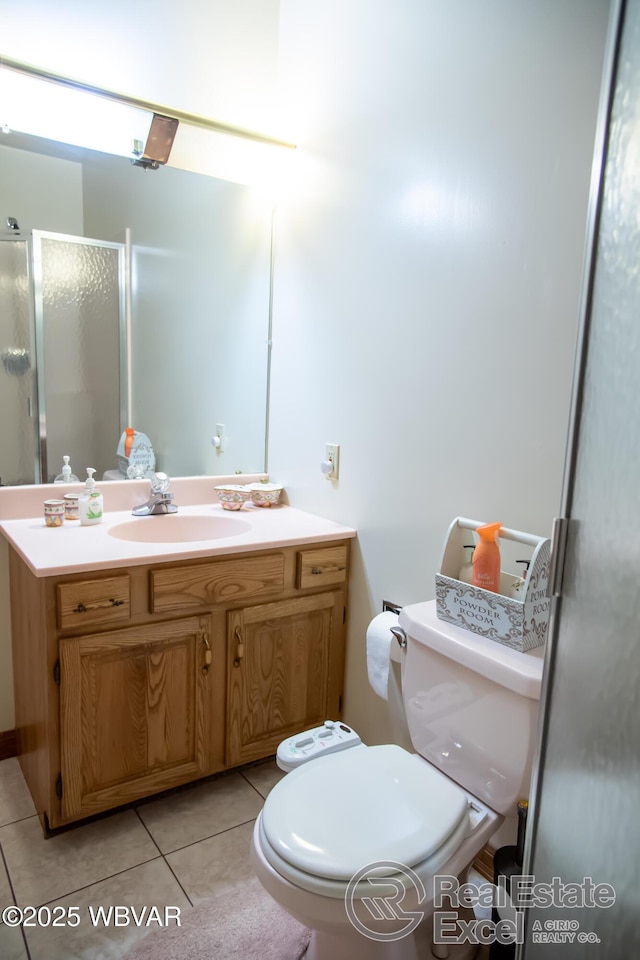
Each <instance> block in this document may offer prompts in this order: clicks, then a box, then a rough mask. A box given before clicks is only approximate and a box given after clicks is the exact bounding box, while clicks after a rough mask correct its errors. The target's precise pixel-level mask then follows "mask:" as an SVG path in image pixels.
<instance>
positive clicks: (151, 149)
mask: <svg viewBox="0 0 640 960" xmlns="http://www.w3.org/2000/svg"><path fill="white" fill-rule="evenodd" d="M177 129H178V121H177V120H175V119H174V118H173V117H165V116H163V115H162V114H160V113H154V115H153V119H152V120H151V126H150V127H149V133H148V136H147V142H146V144H145V145H144V148H142V141H141V140H134V142H133V143H134V146H133V153H134V158H133V160H132V161H131V163H132V164H133V165H134V167H142V168H143V169H144V170H157V169H158V168H159V167H160V165H161V164H165V163H166V162H167V160H168V159H169V154H170V153H171V147H172V146H173V141H174V138H175V135H176V131H177Z"/></svg>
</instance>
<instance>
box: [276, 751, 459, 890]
mask: <svg viewBox="0 0 640 960" xmlns="http://www.w3.org/2000/svg"><path fill="white" fill-rule="evenodd" d="M467 805H468V800H467V795H466V794H465V793H464V792H463V791H462V790H461V789H460V788H459V787H458V786H456V784H454V783H453V782H452V781H451V780H449V779H448V778H447V777H446V776H445V775H444V774H442V773H440V771H438V770H436V769H435V767H432V766H431V765H430V764H428V763H426V762H425V761H424V760H423V759H422V758H421V757H418V756H416V755H415V754H411V753H409V752H408V751H406V750H403V749H402V747H398V746H396V745H394V744H386V745H383V746H375V747H354V748H353V749H351V750H345V751H343V752H341V753H336V754H331V755H329V756H326V757H320V758H318V759H316V760H313V761H311V762H310V763H308V764H305V765H304V766H302V767H299V768H298V769H296V770H293V771H292V772H291V773H289V774H288V775H287V776H286V777H285V778H284V779H283V780H281V781H280V783H278V784H277V785H276V786H275V787H274V788H273V789H272V791H271V792H270V794H269V796H268V797H267V800H266V802H265V805H264V808H263V810H262V814H261V826H260V830H261V841H262V846H263V849H264V852H265V856H267V858H268V859H269V860H270V862H271V863H272V865H273V866H274V868H275V869H276V870H278V872H279V873H281V874H282V875H284V876H287V877H289V878H290V879H291V880H292V882H294V883H298V884H299V885H305V884H302V883H301V880H305V878H307V880H306V881H305V883H306V889H311V887H309V886H308V884H309V883H311V884H312V888H313V889H314V890H316V889H317V887H318V883H320V886H326V888H327V891H330V890H332V889H333V887H334V886H336V888H338V887H339V888H340V889H341V890H342V892H344V883H346V882H348V881H349V880H350V879H351V878H352V877H353V875H354V874H355V873H357V872H358V871H359V870H361V869H362V868H363V867H364V866H366V865H367V864H369V863H374V862H377V861H384V862H386V863H387V864H388V862H389V861H395V862H396V863H399V864H402V865H404V866H406V867H412V868H413V867H415V866H416V865H418V864H423V863H425V862H427V863H428V862H429V861H430V860H433V861H434V863H435V861H436V860H437V861H438V862H439V863H440V862H444V860H443V857H444V859H446V856H445V850H444V849H443V848H445V847H446V848H447V849H449V848H450V847H451V844H449V843H447V841H448V840H449V839H450V838H451V839H452V840H453V838H454V837H455V838H457V839H456V841H455V845H456V846H457V845H458V844H459V843H460V842H461V840H462V837H463V836H464V835H465V833H466V831H467V829H468V814H467ZM381 870H382V868H381ZM383 872H384V873H385V875H387V876H388V874H389V869H388V866H386V867H385V868H384V870H383ZM324 881H326V884H325V883H323V882H324ZM318 892H320V891H318ZM326 895H329V896H331V895H342V894H332V893H331V892H327V894H326Z"/></svg>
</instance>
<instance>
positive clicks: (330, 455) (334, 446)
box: [325, 443, 340, 480]
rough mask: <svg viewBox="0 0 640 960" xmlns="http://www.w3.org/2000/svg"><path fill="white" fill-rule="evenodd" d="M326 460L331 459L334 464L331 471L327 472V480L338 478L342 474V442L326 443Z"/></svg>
mask: <svg viewBox="0 0 640 960" xmlns="http://www.w3.org/2000/svg"><path fill="white" fill-rule="evenodd" d="M325 460H330V461H331V463H332V464H333V469H332V471H331V473H328V474H327V480H337V479H338V477H339V475H340V444H339V443H328V444H327V445H326V452H325Z"/></svg>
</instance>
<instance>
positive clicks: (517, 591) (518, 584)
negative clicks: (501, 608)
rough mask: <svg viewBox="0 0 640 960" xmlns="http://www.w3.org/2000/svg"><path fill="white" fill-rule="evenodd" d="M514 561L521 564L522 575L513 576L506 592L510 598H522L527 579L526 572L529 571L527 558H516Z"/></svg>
mask: <svg viewBox="0 0 640 960" xmlns="http://www.w3.org/2000/svg"><path fill="white" fill-rule="evenodd" d="M516 563H522V564H523V571H522V572H523V576H521V577H514V578H513V580H512V581H511V583H510V584H509V591H508V593H507V596H508V597H511V599H512V600H524V585H525V583H526V579H527V573H528V572H529V563H530V561H529V560H516Z"/></svg>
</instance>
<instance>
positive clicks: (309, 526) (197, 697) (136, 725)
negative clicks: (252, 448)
mask: <svg viewBox="0 0 640 960" xmlns="http://www.w3.org/2000/svg"><path fill="white" fill-rule="evenodd" d="M189 511H190V512H191V515H193V516H195V517H198V516H200V515H202V516H203V517H206V518H207V519H208V521H209V522H210V518H211V517H212V516H219V517H220V519H221V521H223V522H226V523H227V526H228V523H229V522H231V523H233V521H234V520H236V517H235V516H231V517H229V515H228V514H227V515H226V516H224V512H223V511H222V510H221V508H220V507H219V506H214V507H212V506H210V505H208V506H206V507H188V508H187V510H186V511H183V512H182V515H183V516H184V513H185V512H186V513H187V514H189ZM198 511H200V513H198ZM241 514H242V518H240V516H238V520H239V521H240V523H241V524H242V528H240V527H238V529H239V530H241V532H240V533H239V534H238V535H235V536H234V535H233V534H231V535H229V534H228V533H225V535H224V538H223V539H219V540H216V539H215V538H212V539H211V540H202V541H199V542H191V541H189V542H186V543H185V542H180V543H173V544H172V543H165V542H157V541H155V540H153V539H152V540H151V542H140V541H136V540H130V539H125V540H119V539H118V529H120V530H125V526H126V528H130V526H131V516H130V513H128V514H124V513H123V514H117V513H116V514H106V515H105V523H103V524H101V525H100V526H99V527H92V528H80V527H78V526H77V525H76V526H75V527H74V528H73V529H70V528H71V526H72V525H71V524H65V528H67V527H68V528H69V529H62V530H59V531H58V530H56V531H52V530H49V529H46V528H45V527H44V525H43V523H42V522H41V521H39V520H37V521H28V520H14V521H9V522H4V523H3V524H2V529H3V532H4V534H5V536H6V537H7V539H8V540H9V543H10V545H11V549H10V574H11V605H12V642H13V660H14V688H15V697H16V731H17V738H18V753H19V759H20V763H21V766H22V769H23V772H24V775H25V778H26V781H27V783H28V785H29V788H30V790H31V793H32V796H33V799H34V801H35V804H36V808H37V811H38V814H39V815H40V818H41V821H42V823H43V825H44V827H45V829H48V828H56V827H59V826H61V825H64V824H67V823H70V822H72V821H75V820H78V819H82V818H85V817H88V816H91V815H93V814H96V813H100V812H102V811H104V810H108V809H111V808H113V807H116V806H119V805H121V804H125V803H129V802H131V801H135V800H137V799H140V798H142V797H146V796H149V795H151V794H154V793H157V792H159V791H162V790H166V789H168V788H171V787H176V786H178V785H180V784H184V783H187V782H189V781H193V780H196V779H198V778H201V777H205V776H208V775H209V774H213V773H216V772H219V771H221V770H225V769H227V768H231V767H234V766H237V765H240V764H243V763H246V762H249V761H252V760H257V759H259V758H262V757H267V756H270V755H272V754H274V753H275V750H276V747H277V745H278V743H279V742H280V741H281V740H282V739H283V738H285V737H287V736H289V735H291V734H292V733H295V732H296V731H297V730H304V729H306V728H308V727H313V726H316V725H317V724H319V723H322V721H323V720H324V719H325V718H326V717H328V716H331V717H338V716H340V711H341V699H342V684H343V674H344V645H345V623H346V590H347V582H348V573H349V545H350V539H351V537H353V536H354V535H355V531H354V530H352V529H351V528H348V527H342V526H341V525H339V524H335V523H332V522H330V521H325V520H322V519H320V518H317V517H312V516H311V515H308V514H303V513H301V512H300V511H296V510H293V509H292V508H290V507H286V506H282V507H278V508H274V509H269V510H264V509H263V510H261V509H259V508H253V510H243V511H241ZM172 519H173V518H172V517H149V518H139V519H137V520H136V521H135V523H136V524H143V525H144V524H146V525H147V526H146V527H139V526H138V527H135V528H134V535H135V531H138V533H139V535H142V536H144V535H146V534H150V535H151V536H152V538H153V537H154V536H158V535H160V536H162V535H163V534H164V531H168V532H170V531H169V528H168V527H164V528H161V527H159V526H158V525H161V524H171V522H172ZM151 524H153V525H154V526H153V527H152V526H150V525H151ZM175 529H176V530H178V527H177V526H176V528H175ZM232 529H233V528H232ZM114 531H115V532H114ZM158 531H159V533H158ZM125 532H127V531H126V530H125ZM167 535H168V534H167ZM65 536H66V537H67V538H68V541H69V542H68V545H65V544H64V543H63V540H64V538H65ZM56 540H57V542H56ZM72 540H73V544H72V543H71V541H72ZM38 541H39V543H40V549H39V550H38V549H36V547H35V546H34V544H36V543H37V542H38ZM65 546H68V547H69V550H68V557H69V558H70V557H71V556H72V555H73V561H71V562H68V563H65V554H64V549H63V548H64V547H65ZM82 551H86V554H85V555H84V558H83V557H82V556H81V557H80V559H79V557H78V554H79V552H80V554H81V555H82ZM56 554H57V557H56ZM91 554H93V556H92V557H91V556H90V555H91ZM118 554H121V556H120V561H118V560H117V559H116V556H117V555H118Z"/></svg>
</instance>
